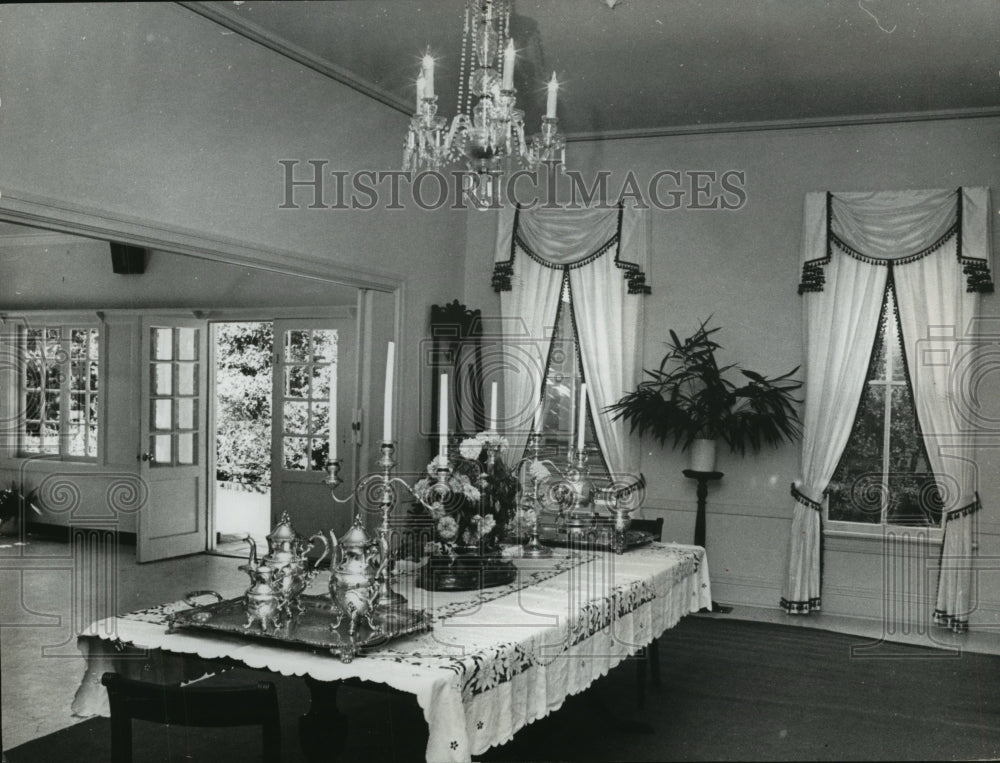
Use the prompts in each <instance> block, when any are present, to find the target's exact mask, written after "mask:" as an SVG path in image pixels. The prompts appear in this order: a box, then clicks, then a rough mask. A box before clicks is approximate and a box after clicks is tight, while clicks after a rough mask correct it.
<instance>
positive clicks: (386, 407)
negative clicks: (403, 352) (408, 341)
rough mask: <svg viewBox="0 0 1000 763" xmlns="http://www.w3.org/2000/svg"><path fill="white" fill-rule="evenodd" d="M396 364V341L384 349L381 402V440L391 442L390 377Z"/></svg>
mask: <svg viewBox="0 0 1000 763" xmlns="http://www.w3.org/2000/svg"><path fill="white" fill-rule="evenodd" d="M395 366H396V343H395V342H389V347H388V348H387V349H386V351H385V398H384V402H383V403H382V442H392V377H393V374H394V371H395Z"/></svg>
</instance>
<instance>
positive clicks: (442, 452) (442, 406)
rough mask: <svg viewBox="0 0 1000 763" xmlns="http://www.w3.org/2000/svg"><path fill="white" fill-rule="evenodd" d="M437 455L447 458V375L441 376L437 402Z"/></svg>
mask: <svg viewBox="0 0 1000 763" xmlns="http://www.w3.org/2000/svg"><path fill="white" fill-rule="evenodd" d="M438 426H439V427H440V434H439V435H438V437H439V439H438V455H439V456H441V457H442V458H447V457H448V374H441V397H440V400H439V401H438Z"/></svg>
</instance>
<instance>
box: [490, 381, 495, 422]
mask: <svg viewBox="0 0 1000 763" xmlns="http://www.w3.org/2000/svg"><path fill="white" fill-rule="evenodd" d="M490 431H491V432H495V431H497V383H496V382H493V387H492V388H491V389H490Z"/></svg>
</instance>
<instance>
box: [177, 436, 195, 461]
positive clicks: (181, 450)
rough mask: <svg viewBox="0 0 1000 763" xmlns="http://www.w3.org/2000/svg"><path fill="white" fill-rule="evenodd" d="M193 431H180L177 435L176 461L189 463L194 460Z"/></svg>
mask: <svg viewBox="0 0 1000 763" xmlns="http://www.w3.org/2000/svg"><path fill="white" fill-rule="evenodd" d="M194 436H195V435H194V432H182V433H181V434H179V435H177V463H178V464H184V465H190V464H193V463H194V462H195V440H194Z"/></svg>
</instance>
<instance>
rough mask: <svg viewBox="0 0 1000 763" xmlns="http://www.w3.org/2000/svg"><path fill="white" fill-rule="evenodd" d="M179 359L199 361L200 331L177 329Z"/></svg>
mask: <svg viewBox="0 0 1000 763" xmlns="http://www.w3.org/2000/svg"><path fill="white" fill-rule="evenodd" d="M177 359H178V360H197V359H198V329H194V328H180V329H177Z"/></svg>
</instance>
